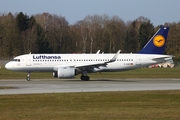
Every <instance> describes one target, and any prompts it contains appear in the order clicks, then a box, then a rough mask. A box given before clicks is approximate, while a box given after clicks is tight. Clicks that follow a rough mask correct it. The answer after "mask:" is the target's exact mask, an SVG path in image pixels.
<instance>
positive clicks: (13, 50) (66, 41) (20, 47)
mask: <svg viewBox="0 0 180 120" xmlns="http://www.w3.org/2000/svg"><path fill="white" fill-rule="evenodd" d="M162 25H166V26H169V27H170V31H169V35H168V43H167V46H166V51H165V52H166V54H171V55H174V56H175V60H178V61H179V60H180V41H179V38H180V22H178V23H175V22H173V23H164V24H162ZM160 26H161V25H158V26H153V24H152V23H151V21H150V20H149V19H148V18H145V17H143V16H140V17H139V18H137V19H135V20H133V21H127V22H125V21H123V20H122V19H121V18H119V17H118V16H112V17H110V16H108V15H88V16H86V17H85V18H84V19H83V20H80V21H77V22H76V23H74V24H73V25H69V23H68V21H67V20H66V19H65V17H63V16H58V15H54V14H49V13H42V14H36V15H33V16H28V15H26V14H24V13H23V12H20V13H17V14H14V15H13V14H12V13H8V14H1V15H0V59H9V58H12V57H13V56H17V55H20V54H27V53H30V52H31V53H95V52H96V51H97V50H101V51H102V52H105V53H115V52H117V51H118V50H119V49H120V50H121V52H123V53H130V52H133V53H134V52H138V51H139V50H141V49H142V48H143V46H144V45H145V44H146V43H147V42H148V40H149V39H150V38H151V37H152V35H153V34H154V33H155V32H156V31H157V30H158V29H159V27H160Z"/></svg>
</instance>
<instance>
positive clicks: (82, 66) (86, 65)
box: [75, 50, 120, 72]
mask: <svg viewBox="0 0 180 120" xmlns="http://www.w3.org/2000/svg"><path fill="white" fill-rule="evenodd" d="M119 53H120V50H119V51H118V52H117V53H116V54H115V55H114V56H113V58H111V59H110V60H109V61H107V62H93V63H84V64H80V65H75V68H76V69H78V70H87V71H89V72H94V68H99V67H100V66H104V67H105V66H106V65H107V64H108V63H112V62H114V61H116V59H117V57H118V55H119Z"/></svg>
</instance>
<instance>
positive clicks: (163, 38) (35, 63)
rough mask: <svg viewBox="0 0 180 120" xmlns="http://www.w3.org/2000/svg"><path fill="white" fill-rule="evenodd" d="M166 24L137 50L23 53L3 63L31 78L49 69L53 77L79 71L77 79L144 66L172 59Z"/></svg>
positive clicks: (63, 76)
mask: <svg viewBox="0 0 180 120" xmlns="http://www.w3.org/2000/svg"><path fill="white" fill-rule="evenodd" d="M168 31H169V27H165V26H162V27H160V28H159V30H158V31H157V32H156V33H155V34H154V35H153V36H152V38H151V39H150V40H149V42H148V43H147V44H146V45H145V46H144V48H143V49H142V50H141V51H139V52H138V53H129V54H126V53H121V54H120V50H118V52H117V53H116V54H105V53H104V54H99V52H100V51H99V50H98V51H97V53H95V54H31V53H30V54H24V55H20V56H17V57H15V58H14V59H13V60H12V61H10V62H8V63H7V64H6V65H5V68H6V69H8V70H13V71H21V72H27V73H28V74H27V78H26V80H27V81H30V73H31V72H52V73H53V76H54V77H56V78H65V79H67V78H74V77H75V75H78V74H82V75H81V77H80V79H81V80H83V81H88V80H90V77H89V76H88V73H95V72H117V71H125V70H132V69H137V68H142V67H147V66H150V65H153V64H158V63H162V62H165V61H168V60H171V59H172V57H173V56H172V55H164V50H165V44H166V42H167V36H168Z"/></svg>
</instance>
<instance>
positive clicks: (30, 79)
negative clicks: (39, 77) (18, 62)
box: [26, 72, 31, 81]
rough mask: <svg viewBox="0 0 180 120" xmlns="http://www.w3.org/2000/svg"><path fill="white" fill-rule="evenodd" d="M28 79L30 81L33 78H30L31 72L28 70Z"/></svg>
mask: <svg viewBox="0 0 180 120" xmlns="http://www.w3.org/2000/svg"><path fill="white" fill-rule="evenodd" d="M26 80H27V81H30V80H31V78H30V72H28V74H27V78H26Z"/></svg>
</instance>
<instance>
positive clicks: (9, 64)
mask: <svg viewBox="0 0 180 120" xmlns="http://www.w3.org/2000/svg"><path fill="white" fill-rule="evenodd" d="M5 68H6V69H8V70H12V68H13V66H12V64H11V63H10V62H8V63H7V64H6V65H5Z"/></svg>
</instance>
